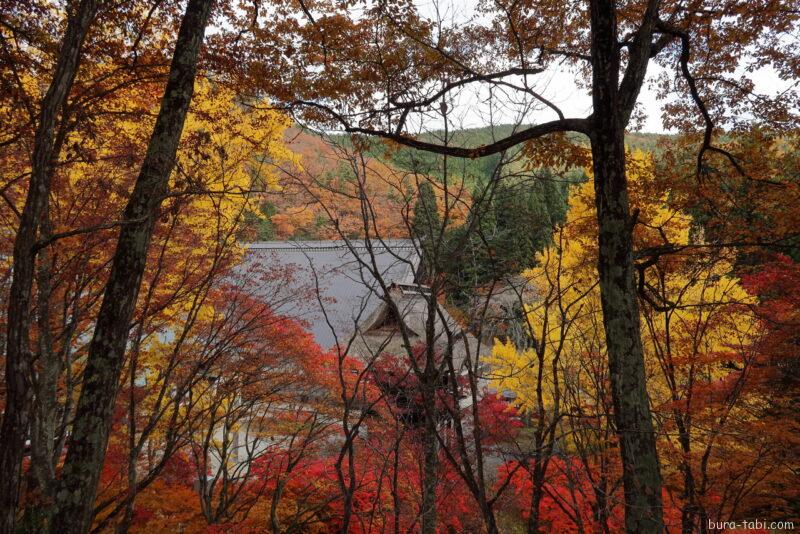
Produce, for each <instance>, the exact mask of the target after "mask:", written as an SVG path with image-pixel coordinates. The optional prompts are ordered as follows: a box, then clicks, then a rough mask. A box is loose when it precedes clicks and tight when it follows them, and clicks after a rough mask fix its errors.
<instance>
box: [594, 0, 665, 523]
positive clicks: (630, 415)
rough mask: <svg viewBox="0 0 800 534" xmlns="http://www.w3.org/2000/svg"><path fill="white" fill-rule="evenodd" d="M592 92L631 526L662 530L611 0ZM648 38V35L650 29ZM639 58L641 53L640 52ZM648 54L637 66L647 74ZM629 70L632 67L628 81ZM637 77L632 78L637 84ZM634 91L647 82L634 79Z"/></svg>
mask: <svg viewBox="0 0 800 534" xmlns="http://www.w3.org/2000/svg"><path fill="white" fill-rule="evenodd" d="M591 21H592V56H591V57H592V70H593V76H592V98H593V104H594V113H593V116H592V117H591V121H592V124H591V129H590V136H589V137H590V141H591V148H592V167H593V171H594V186H595V203H596V207H597V224H598V231H599V240H598V245H599V254H598V271H599V275H600V299H601V303H602V307H603V326H604V329H605V336H606V346H607V349H608V364H609V374H610V382H611V390H612V391H611V393H612V399H613V403H614V420H615V423H616V427H617V435H618V437H619V445H620V452H621V454H622V464H623V486H624V491H625V530H626V531H627V532H629V533H631V534H633V533H637V534H646V533H656V532H663V530H664V525H663V520H662V503H661V474H660V470H659V465H658V454H657V452H656V443H655V434H654V430H653V422H652V420H651V416H650V403H649V400H648V395H647V389H646V376H645V367H644V351H643V348H642V338H641V332H640V329H639V305H638V302H637V292H636V278H635V272H634V269H635V266H634V260H633V240H632V231H633V225H634V224H635V220H634V218H632V217H631V213H630V205H629V202H628V188H627V178H626V174H625V126H626V124H627V121H628V117H629V116H630V109H631V108H632V106H628V105H627V104H626V102H625V100H631V99H632V100H633V101H635V94H633V95H631V94H630V93H627V94H625V95H624V96H623V95H622V94H621V91H620V87H621V84H620V80H619V69H620V47H619V43H618V35H617V21H616V8H615V5H614V1H613V0H595V1H593V2H591ZM646 38H647V42H648V43H649V40H650V34H649V33H646ZM634 59H635V58H634ZM645 68H646V60H644V62H643V65H642V67H641V72H640V73H637V74H638V76H639V78H640V79H643V77H644V69H645ZM630 72H631V69H630V68H629V69H628V73H626V80H624V81H623V82H622V85H623V88H624V85H625V84H626V83H627V82H629V81H631V80H628V79H627V78H628V76H629V73H630ZM636 81H637V80H633V82H634V83H635V82H636ZM635 87H637V89H636V93H638V87H641V81H639V82H638V83H635Z"/></svg>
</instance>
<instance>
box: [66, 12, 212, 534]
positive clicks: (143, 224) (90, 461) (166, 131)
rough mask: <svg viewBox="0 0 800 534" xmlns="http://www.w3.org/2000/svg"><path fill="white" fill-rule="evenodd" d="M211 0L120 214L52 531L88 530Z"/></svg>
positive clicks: (186, 37)
mask: <svg viewBox="0 0 800 534" xmlns="http://www.w3.org/2000/svg"><path fill="white" fill-rule="evenodd" d="M211 4H212V0H189V3H188V5H187V6H186V12H185V14H184V17H183V20H182V21H181V27H180V31H179V32H178V39H177V42H176V45H175V52H174V55H173V58H172V64H171V65H170V72H169V78H168V81H167V86H166V88H165V90H164V96H163V99H162V101H161V108H160V110H159V114H158V118H157V119H156V124H155V127H154V129H153V133H152V136H151V138H150V142H149V144H148V147H147V153H146V155H145V158H144V162H143V163H142V168H141V171H140V173H139V176H138V177H137V179H136V184H135V186H134V189H133V193H132V194H131V198H130V200H129V201H128V205H127V207H126V208H125V213H124V218H125V220H126V221H136V222H132V223H130V224H126V225H124V226H123V227H122V229H121V230H120V236H119V241H118V243H117V248H116V251H115V253H114V259H113V263H112V266H111V274H110V276H109V280H108V283H107V284H106V289H105V293H104V295H103V303H102V305H101V307H100V312H99V314H98V318H97V324H96V325H95V330H94V335H93V337H92V341H91V343H90V345H89V354H88V358H87V362H86V370H85V371H84V378H83V386H82V389H81V395H80V398H79V400H78V405H77V408H76V413H75V422H74V425H73V429H72V435H71V436H70V441H69V449H68V452H67V457H66V460H65V462H64V467H63V469H62V475H61V480H60V483H59V486H58V492H57V495H56V507H57V510H56V514H55V517H54V521H53V525H52V527H51V532H54V533H55V532H58V533H59V534H62V533H63V534H68V533H83V532H87V531H88V530H89V527H90V526H91V520H92V509H93V507H94V497H95V493H96V490H97V483H98V480H99V477H100V470H101V468H102V464H103V457H104V455H105V450H106V446H107V444H108V435H109V430H110V422H111V412H112V409H113V406H114V401H115V398H116V394H117V390H118V388H119V380H120V374H121V371H122V362H123V355H124V353H125V345H126V343H127V340H128V332H129V329H130V322H131V317H132V315H133V311H134V308H135V305H136V300H137V297H138V294H139V287H140V284H141V279H142V275H143V273H144V268H145V263H146V260H147V249H148V246H149V244H150V239H151V237H152V233H153V227H154V224H155V219H156V216H157V212H158V208H159V206H160V205H161V202H162V200H163V199H164V196H165V195H166V193H167V188H168V180H169V176H170V173H171V172H172V168H173V166H174V164H175V156H176V153H177V149H178V142H179V141H180V137H181V133H182V132H183V124H184V121H185V119H186V114H187V112H188V109H189V103H190V102H191V99H192V95H193V90H194V80H195V75H196V71H197V58H198V55H199V52H200V47H201V45H202V42H203V36H204V33H205V27H206V24H207V22H208V17H209V12H210V9H211Z"/></svg>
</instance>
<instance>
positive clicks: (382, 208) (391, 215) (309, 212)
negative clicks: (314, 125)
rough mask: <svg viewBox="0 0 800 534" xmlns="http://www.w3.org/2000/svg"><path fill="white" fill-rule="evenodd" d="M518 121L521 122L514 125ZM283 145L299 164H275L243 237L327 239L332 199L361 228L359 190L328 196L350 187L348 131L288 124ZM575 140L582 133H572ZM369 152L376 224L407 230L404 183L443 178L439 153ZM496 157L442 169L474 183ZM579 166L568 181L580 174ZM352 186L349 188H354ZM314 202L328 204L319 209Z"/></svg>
mask: <svg viewBox="0 0 800 534" xmlns="http://www.w3.org/2000/svg"><path fill="white" fill-rule="evenodd" d="M517 128H519V127H517ZM513 130H514V127H513V126H512V125H500V126H495V127H484V128H469V129H462V130H455V131H453V132H450V144H452V145H455V146H480V145H485V144H489V143H491V142H493V141H494V140H496V139H499V138H502V137H505V136H508V135H510V134H511V133H513ZM442 137H443V136H442V133H441V132H431V133H429V134H426V135H423V136H421V138H423V139H429V140H431V141H438V142H441V139H442ZM668 137H669V136H666V135H663V134H651V133H630V134H628V136H627V139H626V141H627V144H628V145H629V146H630V147H631V148H638V149H643V150H653V149H655V148H656V145H657V143H658V142H659V141H660V140H662V139H665V138H668ZM285 139H286V143H287V146H288V148H289V149H290V150H291V151H292V152H294V153H295V154H297V156H298V157H299V162H300V164H299V165H298V166H292V167H291V168H283V169H280V175H281V184H282V189H281V190H280V191H279V192H272V193H268V194H266V195H265V198H264V199H263V201H262V202H261V205H260V209H259V211H258V212H250V213H248V214H247V224H246V229H245V231H244V232H243V234H242V236H241V237H242V239H244V240H246V241H252V240H271V239H279V240H283V239H300V240H305V239H332V238H336V237H338V231H337V230H336V228H335V227H334V226H333V225H332V224H331V216H332V215H333V214H332V213H330V211H331V210H330V208H331V207H335V211H336V214H335V217H336V218H337V219H338V221H339V224H340V227H341V229H342V230H343V231H344V232H345V233H346V234H347V235H352V236H355V235H360V234H361V233H362V224H363V223H362V217H361V213H360V206H359V203H358V202H357V200H356V198H355V197H357V195H355V197H353V198H347V197H346V196H343V195H341V194H339V195H336V198H335V199H334V198H333V195H334V193H333V191H339V192H341V191H346V190H347V189H348V188H353V187H354V184H353V180H354V178H355V171H354V169H353V161H352V146H351V144H350V141H349V138H348V137H346V136H332V137H331V138H329V139H323V138H322V137H320V136H318V135H316V134H314V133H312V132H310V131H308V130H305V129H303V128H299V127H294V128H291V129H289V130H287V133H286V135H285ZM574 141H575V142H576V143H584V142H585V139H583V138H581V136H578V135H575V136H574ZM366 153H367V154H368V155H367V156H366V157H364V159H363V160H359V161H358V165H357V166H358V167H360V170H359V172H363V173H365V175H366V183H367V184H368V186H367V187H368V189H369V190H370V191H371V192H372V193H373V194H372V195H371V198H373V199H375V202H377V203H379V205H378V206H376V208H377V209H376V210H375V211H376V212H377V213H381V217H380V218H379V219H380V221H379V222H380V231H381V233H382V235H384V236H386V237H406V236H407V229H406V225H405V223H404V221H403V219H404V216H403V210H404V209H408V207H409V206H410V205H411V204H412V203H413V199H412V198H411V197H410V196H409V195H410V193H409V191H410V190H411V189H414V188H413V187H411V186H412V185H413V184H412V182H413V180H414V178H413V176H414V173H417V174H419V175H426V176H434V177H436V178H437V179H439V180H441V176H440V174H441V167H442V158H441V157H440V156H438V155H436V154H431V153H426V152H422V151H419V150H414V149H410V148H405V147H398V146H396V145H393V146H391V147H390V145H389V144H386V143H382V142H375V143H373V145H372V146H370V147H369V149H368V150H367V151H366ZM506 157H507V160H510V162H509V163H508V164H507V169H506V172H511V173H515V172H519V171H521V170H522V169H523V168H524V166H525V159H524V158H523V157H522V156H521V155H520V154H519V149H516V150H515V151H513V152H512V153H511V154H507V156H506ZM499 161H500V156H499V155H492V156H488V157H485V158H478V159H460V158H449V159H448V163H447V165H448V175H449V176H450V177H456V178H457V179H463V180H464V183H465V185H466V187H467V188H468V189H470V190H472V189H474V188H475V186H476V185H477V184H484V183H486V181H487V180H489V179H490V177H491V175H492V173H493V171H494V169H495V168H496V166H497V164H498V162H499ZM579 179H580V177H579V176H578V175H577V174H574V175H573V174H572V173H571V175H570V177H569V180H570V181H576V180H579ZM352 192H354V193H355V190H353V191H352ZM320 204H324V205H325V206H326V207H328V210H326V209H324V208H323V207H322V206H321V205H320Z"/></svg>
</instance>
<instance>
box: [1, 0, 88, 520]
mask: <svg viewBox="0 0 800 534" xmlns="http://www.w3.org/2000/svg"><path fill="white" fill-rule="evenodd" d="M97 5H98V1H96V0H83V1H82V2H80V4H78V6H77V8H76V9H75V11H74V12H73V13H72V14H71V15H70V16H69V19H68V22H67V29H66V32H65V33H64V39H63V41H62V43H61V48H60V49H59V54H58V59H57V62H56V67H55V71H54V72H53V79H52V81H51V83H50V87H49V88H48V90H47V93H46V94H45V97H44V99H43V100H42V104H41V111H40V114H39V124H38V126H37V129H36V135H35V138H34V146H33V154H32V156H31V179H30V185H29V187H28V195H27V198H26V199H25V207H24V208H23V210H22V216H21V218H20V223H19V228H18V230H17V235H16V237H15V240H14V252H13V268H12V271H13V280H12V282H11V289H10V293H9V300H8V324H7V326H6V329H7V330H6V377H5V378H6V408H5V414H4V416H3V424H2V427H0V443H2V444H3V446H2V447H0V473H2V474H3V475H2V477H0V533H2V534H10V533H11V532H13V531H14V528H15V522H16V513H17V502H18V500H19V484H20V478H21V465H22V454H23V450H24V448H25V438H26V436H27V433H28V427H29V425H30V416H31V413H30V412H31V400H32V398H31V397H32V390H31V383H32V379H33V368H32V359H33V356H32V354H31V348H30V337H29V333H30V320H31V318H30V305H31V294H32V288H33V278H34V273H35V262H36V237H37V233H38V229H39V223H40V220H41V217H42V213H43V212H44V210H45V208H46V205H47V202H48V196H49V194H50V182H51V177H52V168H53V164H54V162H55V160H56V159H57V156H58V154H57V150H56V135H55V131H56V125H57V122H58V118H59V116H60V115H61V114H62V112H63V109H64V106H65V104H66V101H67V97H68V95H69V92H70V89H71V88H72V84H73V82H74V80H75V74H76V72H77V70H78V64H79V59H80V55H81V48H82V46H83V41H84V38H85V37H86V33H87V31H88V29H89V25H90V24H91V21H92V19H93V18H94V15H95V13H96V11H97Z"/></svg>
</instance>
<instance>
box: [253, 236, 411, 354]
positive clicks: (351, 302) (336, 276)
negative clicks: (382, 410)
mask: <svg viewBox="0 0 800 534" xmlns="http://www.w3.org/2000/svg"><path fill="white" fill-rule="evenodd" d="M368 245H369V246H368ZM370 250H371V251H372V253H370ZM373 257H374V264H375V266H376V267H377V271H378V272H379V273H381V278H383V280H384V282H385V283H386V284H387V285H390V284H393V283H394V284H412V283H414V273H415V272H416V271H417V267H418V266H419V257H418V255H417V252H416V249H415V247H414V244H413V243H412V242H411V241H410V240H384V241H383V242H380V241H371V242H370V243H369V244H367V243H365V242H364V241H363V240H360V241H359V240H353V241H350V242H349V243H347V242H345V241H267V242H259V243H252V244H249V245H248V246H247V253H246V256H245V265H244V267H245V268H247V267H248V266H253V265H254V264H258V266H259V267H261V268H263V269H271V268H272V269H292V270H296V274H295V276H294V277H293V280H295V282H289V283H297V284H298V288H296V289H297V291H298V292H299V291H301V289H300V288H299V284H301V283H302V284H309V283H310V284H311V287H313V285H314V283H315V279H316V281H317V283H318V284H319V299H317V297H316V295H314V294H313V293H315V292H313V291H312V292H308V294H307V296H305V297H304V298H303V299H302V301H301V302H297V303H294V304H293V305H292V306H291V307H290V308H289V309H288V310H287V309H284V310H282V313H285V314H287V315H290V316H293V317H296V318H298V319H300V320H303V321H305V322H306V323H307V324H308V326H309V328H310V330H311V332H312V333H313V334H314V338H315V339H316V341H317V343H319V345H320V346H322V347H324V348H329V347H332V346H333V345H334V344H335V343H336V337H335V336H334V331H335V333H336V336H338V338H339V339H338V341H339V343H342V344H344V343H346V341H347V338H348V336H349V335H350V334H351V333H352V332H353V329H354V325H356V324H360V323H361V322H363V321H364V320H366V318H368V317H370V316H371V315H372V314H373V312H374V311H375V310H376V309H377V307H378V306H379V305H380V302H381V301H380V298H379V295H380V294H381V291H380V286H379V285H378V283H377V281H376V280H375V277H374V276H373V274H372V272H371V270H372V269H373ZM286 289H288V290H289V291H291V290H292V289H293V288H291V287H290V288H286ZM320 300H321V301H322V302H320ZM326 315H327V321H326ZM328 322H330V325H329V324H328ZM331 327H333V328H331ZM332 330H333V331H332Z"/></svg>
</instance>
